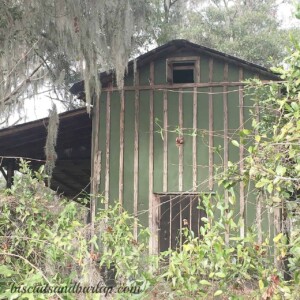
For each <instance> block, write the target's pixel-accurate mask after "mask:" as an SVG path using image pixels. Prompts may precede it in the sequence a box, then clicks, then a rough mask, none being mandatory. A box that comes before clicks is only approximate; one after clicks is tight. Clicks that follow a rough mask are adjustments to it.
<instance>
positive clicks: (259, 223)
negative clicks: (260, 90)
mask: <svg viewBox="0 0 300 300" xmlns="http://www.w3.org/2000/svg"><path fill="white" fill-rule="evenodd" d="M254 109H255V116H256V122H257V123H258V122H259V103H255V108H254ZM255 134H258V131H257V130H255ZM256 224H257V242H258V243H259V244H262V242H263V235H262V195H261V194H260V193H259V195H258V196H257V199H256Z"/></svg>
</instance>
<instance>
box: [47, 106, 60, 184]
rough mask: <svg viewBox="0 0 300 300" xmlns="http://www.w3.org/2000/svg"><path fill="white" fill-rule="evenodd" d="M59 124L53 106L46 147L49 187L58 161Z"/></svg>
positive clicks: (50, 112) (50, 113)
mask: <svg viewBox="0 0 300 300" xmlns="http://www.w3.org/2000/svg"><path fill="white" fill-rule="evenodd" d="M58 124H59V118H58V114H57V109H56V106H55V105H54V104H53V106H52V109H51V110H49V123H48V128H47V131H48V135H47V140H46V145H45V156H46V164H45V172H46V174H47V175H48V186H50V181H51V177H52V173H53V169H54V167H55V162H56V159H57V154H56V151H55V146H56V141H57V133H58Z"/></svg>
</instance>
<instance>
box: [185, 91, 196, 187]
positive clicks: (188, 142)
mask: <svg viewBox="0 0 300 300" xmlns="http://www.w3.org/2000/svg"><path fill="white" fill-rule="evenodd" d="M182 98H183V100H182V102H183V127H184V128H185V132H184V133H185V135H184V144H183V146H182V147H183V190H184V191H192V190H193V156H192V148H193V139H192V136H191V134H192V128H193V90H191V89H184V93H183V97H182Z"/></svg>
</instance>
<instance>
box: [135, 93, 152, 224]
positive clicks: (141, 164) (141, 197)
mask: <svg viewBox="0 0 300 300" xmlns="http://www.w3.org/2000/svg"><path fill="white" fill-rule="evenodd" d="M149 100H150V94H149V91H141V92H140V103H139V120H140V121H139V160H138V174H139V182H138V214H139V215H138V217H139V221H140V223H141V224H142V225H143V226H148V224H149V223H148V213H147V212H148V210H149V202H148V201H149V198H148V194H149V170H148V167H149V159H150V154H149V122H150V117H149V116H150V110H149Z"/></svg>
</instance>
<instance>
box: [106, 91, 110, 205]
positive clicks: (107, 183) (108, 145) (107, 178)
mask: <svg viewBox="0 0 300 300" xmlns="http://www.w3.org/2000/svg"><path fill="white" fill-rule="evenodd" d="M106 101H107V104H106V142H105V157H106V163H105V200H106V205H105V208H106V209H107V208H108V202H109V177H110V175H109V174H110V114H111V110H110V105H111V92H107V99H106Z"/></svg>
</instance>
